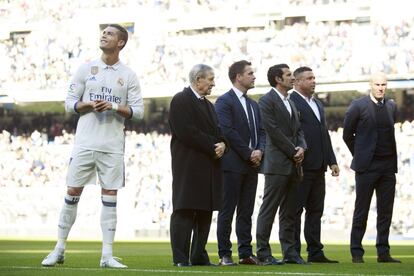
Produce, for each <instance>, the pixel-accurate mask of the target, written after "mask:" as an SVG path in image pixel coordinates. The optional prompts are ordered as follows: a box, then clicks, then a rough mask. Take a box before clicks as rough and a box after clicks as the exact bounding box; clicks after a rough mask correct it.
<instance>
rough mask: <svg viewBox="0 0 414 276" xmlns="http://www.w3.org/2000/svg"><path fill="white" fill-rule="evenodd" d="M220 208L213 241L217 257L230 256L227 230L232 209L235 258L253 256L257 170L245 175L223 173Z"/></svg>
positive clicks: (229, 229) (228, 229)
mask: <svg viewBox="0 0 414 276" xmlns="http://www.w3.org/2000/svg"><path fill="white" fill-rule="evenodd" d="M223 180H224V181H223V186H224V196H223V208H222V210H220V212H219V213H218V218H217V241H218V253H219V257H220V258H222V257H223V256H231V255H232V251H231V246H232V244H231V241H230V236H231V230H232V221H233V216H234V211H235V210H236V207H237V212H236V235H237V243H238V253H239V258H240V259H243V258H247V257H249V256H251V255H253V251H252V245H251V242H252V233H251V231H252V215H253V209H254V201H255V198H256V189H257V172H254V171H251V172H249V173H246V174H240V173H235V172H224V174H223Z"/></svg>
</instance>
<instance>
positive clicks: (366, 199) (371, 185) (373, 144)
mask: <svg viewBox="0 0 414 276" xmlns="http://www.w3.org/2000/svg"><path fill="white" fill-rule="evenodd" d="M370 86H371V92H370V95H369V96H366V97H362V98H359V99H356V100H354V101H352V103H351V105H350V106H349V108H348V110H347V111H346V113H345V120H344V131H343V139H344V141H345V143H346V145H347V146H348V148H349V150H350V152H351V154H352V156H353V159H352V163H351V168H352V169H353V170H354V171H355V182H356V183H355V192H356V199H355V209H354V216H353V219H352V230H351V255H352V262H354V263H363V262H364V259H363V255H364V249H363V247H362V244H361V242H362V238H363V237H364V234H365V230H366V226H367V219H368V212H369V207H370V204H371V198H372V194H373V192H374V190H375V194H376V197H377V242H376V247H377V255H378V258H377V261H378V262H387V263H400V261H399V260H396V259H394V258H392V257H391V255H390V245H389V242H388V236H389V232H390V225H391V219H392V209H393V206H394V195H395V182H396V180H395V174H396V173H397V149H396V143H395V135H394V123H395V121H396V117H397V106H396V104H395V102H394V101H393V100H389V99H386V98H385V97H384V96H385V91H386V89H387V77H386V75H384V74H383V73H377V74H374V75H373V76H372V77H371V81H370Z"/></svg>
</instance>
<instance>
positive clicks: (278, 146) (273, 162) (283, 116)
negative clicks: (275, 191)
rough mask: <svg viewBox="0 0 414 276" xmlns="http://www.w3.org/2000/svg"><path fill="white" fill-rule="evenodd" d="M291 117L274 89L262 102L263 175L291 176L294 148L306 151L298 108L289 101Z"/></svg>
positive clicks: (260, 105)
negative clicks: (264, 140) (264, 144)
mask: <svg viewBox="0 0 414 276" xmlns="http://www.w3.org/2000/svg"><path fill="white" fill-rule="evenodd" d="M288 101H289V103H290V106H291V107H292V117H290V115H289V112H288V110H287V109H286V107H285V105H284V104H283V101H282V99H280V97H279V95H277V94H276V91H274V90H273V89H271V90H270V91H269V92H268V93H266V94H265V95H264V96H263V97H261V98H260V100H259V107H260V112H261V115H262V123H263V127H264V129H265V131H266V148H265V154H264V161H263V168H262V172H263V173H265V174H281V175H289V174H291V173H292V170H293V169H295V167H296V166H295V162H294V161H293V156H294V155H295V154H296V150H295V147H302V148H303V149H306V148H307V146H306V142H305V137H304V134H303V131H302V130H301V128H300V122H299V115H298V112H297V110H296V107H295V104H294V103H293V102H292V101H291V100H289V99H288Z"/></svg>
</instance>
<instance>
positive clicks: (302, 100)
mask: <svg viewBox="0 0 414 276" xmlns="http://www.w3.org/2000/svg"><path fill="white" fill-rule="evenodd" d="M293 75H294V77H295V86H294V91H293V92H292V93H291V94H290V99H291V100H292V101H293V102H294V103H295V106H296V108H297V110H298V112H299V119H300V123H301V128H302V130H303V132H304V133H305V139H306V144H307V145H308V149H307V150H306V154H305V158H304V160H303V163H302V166H303V179H302V182H301V184H300V185H299V187H300V189H298V209H297V214H296V227H295V240H296V251H297V252H298V254H300V247H301V244H300V229H301V216H302V212H303V208H305V209H306V214H305V223H304V234H305V240H306V243H307V251H308V262H313V263H337V262H338V261H334V260H329V259H328V258H326V257H325V254H324V252H323V250H322V249H323V245H322V243H321V217H322V214H323V208H324V201H325V172H326V168H327V166H329V167H330V169H331V171H332V175H333V176H338V175H339V167H338V165H337V162H336V158H335V154H334V151H333V149H332V144H331V138H330V137H329V132H328V129H327V127H326V121H325V111H324V108H323V105H322V103H321V102H320V101H319V100H318V99H316V98H315V97H313V94H314V93H315V75H314V74H313V71H312V69H311V68H309V67H299V68H298V69H296V70H295V71H294V72H293Z"/></svg>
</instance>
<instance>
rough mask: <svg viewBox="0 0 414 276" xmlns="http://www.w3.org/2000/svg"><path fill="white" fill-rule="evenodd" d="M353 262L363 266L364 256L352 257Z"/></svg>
mask: <svg viewBox="0 0 414 276" xmlns="http://www.w3.org/2000/svg"><path fill="white" fill-rule="evenodd" d="M352 262H353V263H354V264H362V263H364V258H362V256H352Z"/></svg>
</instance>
